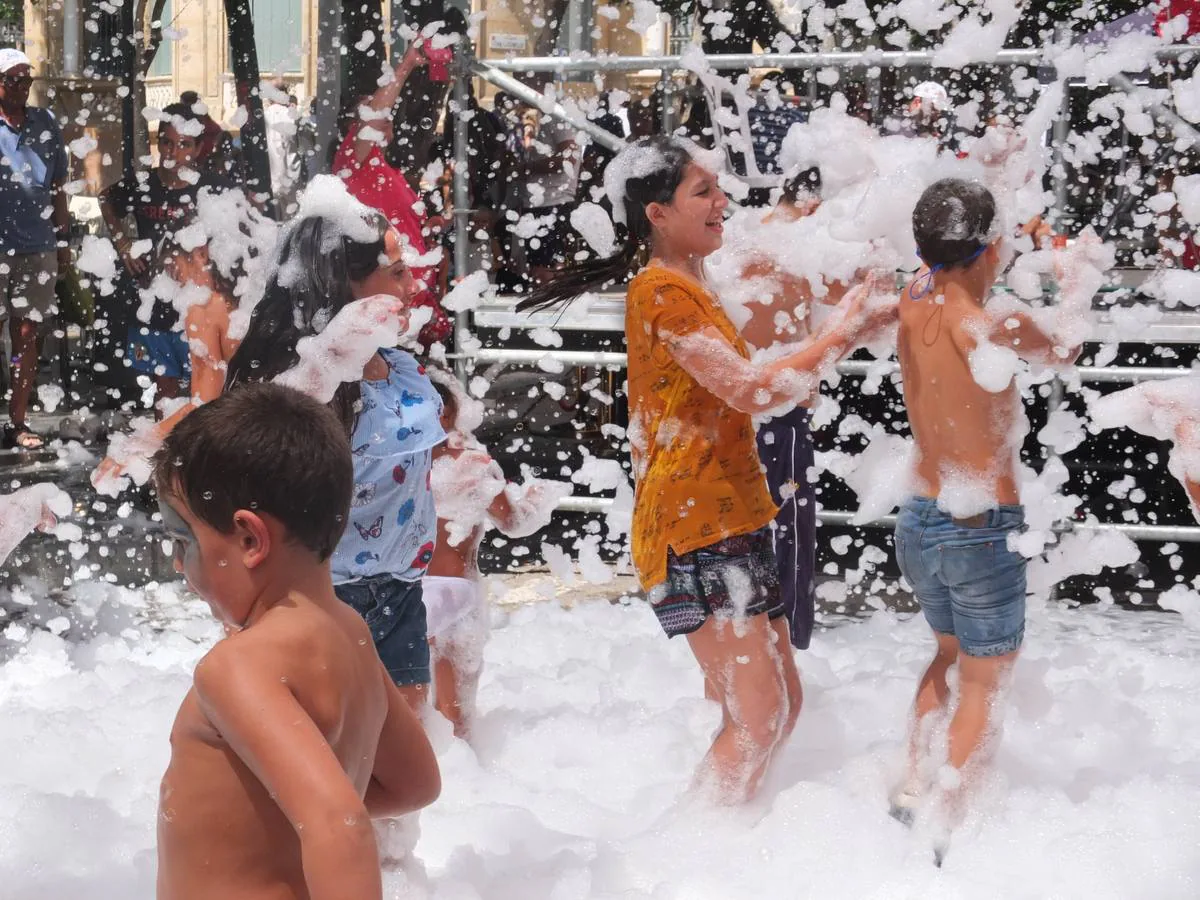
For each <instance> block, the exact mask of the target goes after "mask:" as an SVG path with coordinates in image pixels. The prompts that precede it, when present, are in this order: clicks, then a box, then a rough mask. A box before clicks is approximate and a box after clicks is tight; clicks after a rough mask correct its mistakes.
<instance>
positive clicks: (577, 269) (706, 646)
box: [523, 136, 894, 802]
mask: <svg viewBox="0 0 1200 900" xmlns="http://www.w3.org/2000/svg"><path fill="white" fill-rule="evenodd" d="M706 162H707V161H706V160H705V159H704V157H703V156H702V155H701V151H699V150H698V149H697V148H695V147H694V145H692V144H691V143H690V142H688V141H683V140H679V139H675V138H670V137H664V136H652V137H647V138H642V139H640V140H638V141H636V142H635V143H633V144H632V145H630V146H629V147H627V148H626V149H625V150H623V151H622V152H621V154H620V155H619V156H618V157H617V158H616V159H615V160H614V161H613V162H612V163H611V164H610V165H609V167H608V170H607V172H606V174H605V187H606V191H607V193H608V195H609V199H610V200H611V201H612V203H613V211H614V215H615V216H616V217H617V218H618V219H622V218H624V219H627V220H628V221H627V234H626V237H625V241H624V245H623V246H622V247H621V249H620V251H619V252H618V253H617V254H615V255H614V256H612V257H610V258H608V259H597V260H592V261H589V262H585V263H582V264H579V265H576V266H573V267H570V268H568V269H567V270H566V271H565V272H563V273H561V274H560V275H559V277H558V278H557V279H556V280H555V281H553V282H551V283H549V284H547V285H544V286H543V287H541V288H539V289H537V290H535V291H534V292H533V293H532V294H531V295H530V297H529V299H528V300H527V301H525V303H524V304H523V306H524V308H527V309H530V308H543V307H546V306H552V305H555V304H559V303H563V302H568V301H570V300H571V299H573V298H574V297H577V296H579V295H580V294H582V293H584V292H586V291H593V290H597V289H602V288H604V287H609V286H612V285H616V284H621V283H623V282H624V280H625V278H627V277H628V276H629V275H630V274H633V272H634V270H635V269H636V270H637V275H636V277H635V278H634V279H633V281H632V282H631V283H630V285H629V288H628V294H627V299H626V313H625V336H626V342H627V346H628V356H629V363H628V365H629V381H628V395H629V417H630V424H629V440H630V444H631V446H632V453H633V468H634V476H635V479H636V482H637V486H636V493H635V499H634V510H633V528H632V541H633V562H634V566H635V568H636V569H637V573H638V578H639V580H640V581H641V584H642V587H643V588H644V589H645V590H646V593H647V597H648V599H649V601H650V604H651V606H652V607H653V609H654V612H655V614H656V616H657V617H658V620H659V622H660V624H661V625H662V627H663V630H664V631H666V633H667V636H668V637H674V636H675V635H686V636H687V640H688V643H689V645H690V647H691V650H692V652H693V654H694V655H695V657H696V661H697V662H698V663H699V665H700V668H701V670H702V671H703V673H704V677H705V684H706V694H707V695H708V696H709V697H710V698H711V699H714V700H716V701H717V702H719V703H720V704H721V707H722V711H723V722H722V728H721V730H720V731H719V732H718V734H717V736H716V738H715V739H714V741H713V744H712V748H711V749H710V750H709V752H708V755H707V756H706V758H705V762H704V764H703V765H702V767H701V770H700V772H699V773H698V782H699V785H700V786H701V787H704V788H707V789H710V790H713V791H714V792H715V795H716V796H717V797H718V798H719V799H721V800H724V801H733V802H738V801H741V800H745V799H748V798H749V797H751V796H752V795H753V794H754V792H755V791H756V790H757V788H758V786H759V784H760V782H761V780H762V777H763V775H764V773H765V772H766V769H767V766H768V764H769V763H770V761H771V757H772V754H773V753H774V751H775V749H776V748H777V747H778V746H779V744H780V742H781V741H782V740H783V739H784V738H785V737H786V736H787V735H788V734H789V733H790V731H791V729H792V727H793V726H794V724H795V721H796V717H797V715H798V714H799V711H800V702H801V689H800V678H799V674H798V673H797V671H796V664H795V659H794V657H793V655H792V653H791V650H790V647H789V642H788V629H787V622H786V621H785V620H784V618H783V605H782V602H781V599H780V591H779V571H778V567H777V566H776V562H775V555H774V551H773V548H772V543H771V533H770V524H771V520H772V519H773V518H774V516H775V513H776V507H775V504H774V503H773V502H772V500H771V496H770V494H769V493H768V491H767V485H766V481H765V479H764V478H763V474H762V468H761V465H760V463H759V459H758V453H757V449H756V447H755V437H754V424H753V422H752V421H751V416H752V415H755V414H761V413H766V412H770V411H778V410H780V409H784V408H788V407H790V406H794V405H795V404H797V403H806V402H810V401H811V400H812V398H813V397H814V396H815V394H816V391H817V388H818V385H819V373H820V371H821V369H822V367H824V366H826V365H829V364H831V363H833V362H834V361H836V360H837V359H838V358H840V357H842V356H844V355H845V354H847V353H849V352H850V350H852V349H853V348H854V346H855V345H856V343H858V342H859V341H861V340H862V339H864V338H865V337H867V336H868V335H869V334H870V333H871V332H872V331H874V330H877V329H878V328H880V327H881V326H883V325H885V324H887V323H888V322H890V321H891V319H892V318H893V317H894V310H891V309H889V310H887V311H884V312H876V311H872V310H870V309H869V308H868V307H867V306H866V304H865V302H864V301H865V296H866V290H865V289H858V290H856V291H854V292H852V293H851V295H850V296H849V297H848V298H847V300H846V302H845V303H844V304H843V308H842V309H841V316H840V317H839V318H838V319H837V320H836V321H835V322H833V323H832V324H831V325H830V327H828V328H826V329H825V330H823V331H822V332H821V333H819V334H817V335H815V336H814V337H812V338H811V339H810V340H808V341H807V342H806V343H804V344H803V345H800V346H799V348H798V349H796V350H795V351H793V352H791V353H789V354H788V355H786V356H783V357H781V358H778V359H776V360H775V361H773V362H770V363H766V364H762V365H758V364H755V363H752V362H751V361H750V360H749V358H748V352H747V347H746V344H745V342H744V341H743V340H742V338H741V336H740V335H739V334H738V332H737V330H736V329H735V328H734V326H733V324H732V323H731V322H730V320H729V318H728V317H727V316H726V314H725V313H724V312H723V310H722V309H721V305H720V303H719V302H718V301H717V298H716V297H715V296H714V295H713V294H712V292H711V291H710V289H709V287H708V285H707V282H706V279H705V273H704V264H703V263H704V259H705V257H707V256H709V255H710V254H712V253H713V252H715V251H716V250H717V249H718V248H719V247H720V246H721V242H722V229H723V225H722V223H723V221H724V217H725V209H726V207H727V205H728V201H727V200H726V197H725V194H724V192H723V191H722V190H721V188H720V187H719V186H718V184H717V176H716V174H715V173H714V172H713V171H711V170H710V169H709V168H708V167H707V166H706Z"/></svg>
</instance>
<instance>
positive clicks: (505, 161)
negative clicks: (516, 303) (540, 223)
mask: <svg viewBox="0 0 1200 900" xmlns="http://www.w3.org/2000/svg"><path fill="white" fill-rule="evenodd" d="M492 109H493V111H494V113H495V115H496V118H497V122H498V124H499V126H500V140H501V142H502V144H503V149H502V151H501V153H502V156H501V164H500V168H501V171H502V172H503V181H502V193H501V198H500V208H499V212H500V223H499V226H500V227H499V230H498V232H499V233H498V234H497V235H496V237H497V239H498V241H499V244H500V248H499V253H498V260H497V268H496V286H497V287H498V288H499V289H500V290H501V291H502V292H504V293H514V292H515V291H516V290H517V288H518V286H519V285H520V284H521V282H522V273H523V271H524V268H523V265H522V260H523V259H524V251H525V247H524V242H523V241H521V240H520V239H518V238H517V237H516V235H515V234H514V233H513V226H514V225H515V224H516V222H517V219H518V218H520V215H521V195H522V192H523V190H524V182H523V179H524V173H525V125H524V121H523V115H522V113H523V106H522V104H521V102H520V101H519V100H517V98H516V97H513V96H512V95H511V94H507V93H505V92H504V91H497V93H496V95H495V96H494V97H493V98H492Z"/></svg>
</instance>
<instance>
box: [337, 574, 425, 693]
mask: <svg viewBox="0 0 1200 900" xmlns="http://www.w3.org/2000/svg"><path fill="white" fill-rule="evenodd" d="M333 589H334V591H335V592H336V593H337V595H338V597H339V599H341V601H342V602H343V603H346V604H348V605H350V606H352V607H354V609H355V611H356V612H357V613H358V614H359V615H360V616H362V617H363V619H364V620H365V621H366V623H367V626H368V627H369V628H370V629H371V639H372V640H373V641H374V642H375V649H376V651H378V653H379V658H380V660H382V662H383V665H384V668H386V669H387V670H388V674H389V675H391V676H392V681H394V682H395V683H396V684H398V685H402V686H403V685H410V684H429V682H430V681H431V680H432V679H431V678H430V673H429V633H428V629H427V628H426V625H425V603H424V601H423V600H422V599H421V582H420V581H401V580H400V579H399V578H393V577H392V576H391V575H372V576H370V577H368V578H362V579H359V580H358V581H348V582H346V583H345V584H338V585H334V588H333Z"/></svg>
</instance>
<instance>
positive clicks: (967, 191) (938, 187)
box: [912, 178, 996, 269]
mask: <svg viewBox="0 0 1200 900" xmlns="http://www.w3.org/2000/svg"><path fill="white" fill-rule="evenodd" d="M995 223H996V200H995V198H993V197H992V192H991V191H989V190H988V189H987V188H986V187H984V186H983V185H982V184H980V183H979V182H978V181H966V180H965V179H962V178H943V179H941V180H940V181H935V182H934V183H933V184H931V185H930V186H929V187H927V188H926V189H925V192H924V193H923V194H921V199H920V200H918V201H917V205H916V207H915V208H914V209H913V214H912V229H913V237H914V238H915V239H916V242H917V252H918V253H920V254H921V261H922V262H923V263H925V265H927V266H929V267H930V268H933V267H934V266H937V267H938V268H942V269H953V268H955V267H956V266H965V265H969V264H970V263H971V262H973V261H974V260H975V259H976V257H978V256H979V253H980V252H981V251H982V250H983V248H984V247H986V246H987V245H988V243H990V242H991V240H992V238H993V237H994V226H995Z"/></svg>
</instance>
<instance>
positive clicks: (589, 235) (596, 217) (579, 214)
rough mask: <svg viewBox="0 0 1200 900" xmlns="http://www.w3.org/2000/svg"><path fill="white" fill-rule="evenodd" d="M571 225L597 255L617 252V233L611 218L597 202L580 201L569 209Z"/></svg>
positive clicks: (609, 254)
mask: <svg viewBox="0 0 1200 900" xmlns="http://www.w3.org/2000/svg"><path fill="white" fill-rule="evenodd" d="M571 227H572V228H574V229H575V230H576V231H577V232H579V234H580V235H581V236H582V237H583V239H584V240H585V241H587V243H588V246H589V247H591V248H592V250H593V251H594V252H595V253H596V255H597V256H602V257H606V256H612V255H613V254H614V253H616V252H617V235H616V231H615V230H614V229H613V223H612V220H611V219H610V218H609V217H608V213H606V212H605V211H604V207H603V206H600V204H598V203H581V204H579V206H577V207H575V209H573V210H572V211H571Z"/></svg>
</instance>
